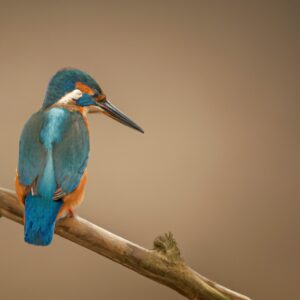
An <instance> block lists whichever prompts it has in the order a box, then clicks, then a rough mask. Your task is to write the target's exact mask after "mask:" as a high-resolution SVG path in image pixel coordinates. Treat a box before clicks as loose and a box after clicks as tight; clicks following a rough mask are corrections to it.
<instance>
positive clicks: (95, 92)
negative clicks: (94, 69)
mask: <svg viewBox="0 0 300 300" xmlns="http://www.w3.org/2000/svg"><path fill="white" fill-rule="evenodd" d="M99 95H100V93H99V91H98V90H96V89H94V95H93V97H95V98H96V97H99Z"/></svg>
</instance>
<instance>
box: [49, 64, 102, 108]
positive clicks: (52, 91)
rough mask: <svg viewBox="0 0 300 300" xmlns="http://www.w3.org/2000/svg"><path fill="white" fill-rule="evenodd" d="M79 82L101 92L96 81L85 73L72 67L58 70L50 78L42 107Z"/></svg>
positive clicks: (57, 98)
mask: <svg viewBox="0 0 300 300" xmlns="http://www.w3.org/2000/svg"><path fill="white" fill-rule="evenodd" d="M78 82H80V83H82V84H84V85H87V86H88V87H90V88H91V89H93V90H95V91H96V92H97V93H99V94H102V90H101V88H100V86H99V85H98V83H97V82H96V81H95V80H94V79H93V78H92V77H91V76H90V75H89V74H87V73H85V72H83V71H81V70H78V69H73V68H64V69H61V70H59V71H58V72H57V73H56V74H55V75H54V76H53V77H52V78H51V80H50V82H49V84H48V88H47V93H46V96H45V100H44V103H43V108H47V107H49V106H51V105H52V104H54V103H55V102H57V101H58V100H59V99H60V98H61V97H63V96H64V95H65V94H67V93H69V92H71V91H73V90H74V89H75V87H76V84H77V83H78Z"/></svg>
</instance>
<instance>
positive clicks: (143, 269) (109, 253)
mask: <svg viewBox="0 0 300 300" xmlns="http://www.w3.org/2000/svg"><path fill="white" fill-rule="evenodd" d="M1 216H3V217H6V218H8V219H11V220H13V221H15V222H18V223H20V224H23V209H22V208H21V206H20V205H19V203H18V200H17V197H16V194H15V193H14V192H12V191H10V190H7V189H3V188H0V217H1ZM55 233H56V234H58V235H60V236H62V237H64V238H66V239H68V240H70V241H72V242H74V243H76V244H79V245H81V246H83V247H85V248H88V249H90V250H92V251H94V252H96V253H98V254H100V255H103V256H105V257H107V258H109V259H111V260H113V261H115V262H117V263H119V264H121V265H123V266H125V267H127V268H129V269H132V270H133V271H135V272H137V273H139V274H141V275H143V276H146V277H148V278H150V279H152V280H154V281H157V282H159V283H161V284H164V285H166V286H168V287H170V288H172V289H174V290H176V291H177V292H179V293H180V294H182V295H183V296H185V297H186V298H188V299H192V300H250V298H248V297H246V296H243V295H241V294H238V293H236V292H233V291H231V290H229V289H227V288H225V287H223V286H221V285H219V284H217V283H215V282H213V281H211V280H209V279H207V278H205V277H204V276H202V275H200V274H198V273H197V272H196V271H194V270H192V269H191V268H190V267H189V266H187V265H186V264H185V262H184V261H183V259H182V258H181V256H180V251H179V249H178V247H177V243H176V241H175V240H174V238H173V235H172V234H171V233H168V234H165V235H164V236H160V237H158V238H156V239H155V241H154V248H153V249H152V250H148V249H145V248H143V247H141V246H139V245H136V244H134V243H132V242H130V241H127V240H125V239H123V238H121V237H119V236H117V235H115V234H113V233H110V232H109V231H107V230H105V229H102V228H100V227H98V226H96V225H94V224H93V223H90V222H88V221H87V220H84V219H82V218H80V217H74V218H64V219H62V220H59V221H58V222H57V225H56V228H55Z"/></svg>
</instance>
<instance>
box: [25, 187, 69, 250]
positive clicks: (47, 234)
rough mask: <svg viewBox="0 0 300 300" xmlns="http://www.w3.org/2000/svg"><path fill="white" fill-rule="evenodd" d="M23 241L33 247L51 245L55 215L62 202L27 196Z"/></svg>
mask: <svg viewBox="0 0 300 300" xmlns="http://www.w3.org/2000/svg"><path fill="white" fill-rule="evenodd" d="M25 201H26V202H25V218H26V219H25V227H24V231H25V235H24V240H25V241H26V242H27V243H29V244H33V245H38V246H47V245H49V244H50V243H51V241H52V237H53V233H54V227H55V221H56V217H57V214H58V212H59V210H60V208H61V206H62V204H63V201H62V200H58V201H53V200H52V199H51V198H42V197H40V196H32V195H31V193H30V194H28V196H27V197H26V200H25Z"/></svg>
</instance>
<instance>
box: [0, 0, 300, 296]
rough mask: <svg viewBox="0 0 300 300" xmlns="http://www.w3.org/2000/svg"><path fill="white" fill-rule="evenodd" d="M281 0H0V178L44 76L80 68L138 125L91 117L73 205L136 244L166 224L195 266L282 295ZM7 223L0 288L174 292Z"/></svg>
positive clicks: (284, 57)
mask: <svg viewBox="0 0 300 300" xmlns="http://www.w3.org/2000/svg"><path fill="white" fill-rule="evenodd" d="M296 2H297V1H295V2H292V1H282V2H281V3H280V2H275V1H271V2H261V1H259V2H257V3H254V2H253V1H78V2H76V1H48V2H44V3H42V1H36V2H34V1H18V2H14V1H8V3H4V2H3V1H1V7H0V11H1V12H0V37H1V39H0V43H1V45H0V54H1V57H0V66H1V69H0V80H1V99H0V101H1V112H2V114H1V119H0V128H1V141H2V142H1V149H0V155H1V171H0V185H1V186H3V187H7V188H13V186H14V184H13V182H14V173H15V168H16V164H17V148H18V138H19V134H20V131H21V129H22V126H23V124H24V123H25V121H26V120H27V119H28V118H29V116H30V115H31V114H32V113H33V112H34V111H36V110H37V109H38V108H39V107H40V105H41V102H42V100H43V97H44V93H45V89H46V85H47V82H48V80H49V78H50V76H51V75H52V74H53V73H54V72H55V71H56V70H57V69H59V68H61V67H64V66H74V67H78V68H81V69H83V70H86V71H87V72H89V73H90V74H92V75H93V76H94V77H95V78H96V79H97V80H99V82H100V84H101V85H102V87H103V89H104V91H105V92H106V93H107V95H108V96H109V98H110V99H111V101H112V102H113V103H114V104H115V105H117V106H119V107H120V108H121V109H122V110H123V111H124V112H126V113H127V114H128V115H129V116H131V117H132V118H133V119H134V120H135V121H136V122H137V123H139V124H140V125H141V126H142V127H143V128H144V129H145V131H146V134H145V135H141V134H138V133H137V132H134V131H133V130H129V129H128V128H126V127H123V126H121V125H119V124H117V123H116V122H114V121H112V120H110V119H108V118H106V117H102V116H98V115H93V116H91V118H90V124H91V141H92V151H91V159H90V162H89V182H88V186H87V195H86V201H85V202H84V204H83V205H82V206H81V207H80V209H79V214H80V215H81V216H83V217H85V218H88V219H89V220H91V221H93V222H95V223H96V224H99V225H100V226H102V227H104V228H107V229H108V230H110V231H112V232H114V233H117V234H119V235H121V236H124V237H125V238H128V239H130V240H132V241H134V242H136V243H139V244H141V245H143V246H145V247H151V246H152V241H153V239H154V238H155V236H157V235H158V234H161V233H163V232H166V231H168V230H171V231H172V232H173V233H174V235H175V237H176V239H177V241H178V243H179V245H180V247H181V250H182V254H183V257H184V258H185V260H186V261H187V262H188V263H189V264H190V265H191V266H192V267H193V268H195V269H196V270H198V271H199V272H201V273H202V274H204V275H206V276H208V277H210V278H212V279H214V280H216V281H218V282H220V283H222V284H224V285H225V286H228V287H230V288H233V289H235V290H238V291H240V292H242V293H245V294H247V295H249V296H251V297H253V298H254V299H257V300H266V299H290V300H294V299H296V298H298V296H299V294H296V292H297V291H298V284H299V269H300V263H299V253H300V252H299V251H300V249H299V245H300V232H299V226H300V221H299V213H300V207H299V206H300V205H299V196H300V195H299V179H300V168H299V167H300V166H299V151H300V149H299V148H300V147H299V146H300V145H299V137H300V136H299V129H300V126H299V125H300V124H299V116H300V109H299V108H300V107H299V106H300V105H299V56H298V55H299V19H300V18H299V5H296ZM22 235H23V230H22V227H21V226H19V225H17V224H15V223H13V222H11V221H8V220H5V219H1V220H0V237H1V239H0V243H1V244H0V245H1V246H0V291H1V295H0V298H1V300H2V299H3V300H15V299H23V300H29V299H30V300H35V299H44V300H50V299H51V300H52V299H57V300H60V299H73V300H77V299H91V300H94V299H178V300H179V299H182V297H181V296H180V295H179V294H176V293H175V292H173V291H171V290H169V289H167V288H165V287H163V286H160V285H158V284H156V283H154V282H152V281H150V280H148V279H146V278H143V277H141V276H139V275H137V274H135V273H134V272H132V271H129V270H127V269H125V268H123V267H121V266H119V265H117V264H115V263H112V262H111V261H109V260H107V259H105V258H103V257H100V256H98V255H96V254H94V253H92V252H89V251H87V250H85V249H83V248H81V247H79V246H77V245H75V244H72V243H70V242H68V241H66V240H63V239H62V238H60V237H57V236H56V237H55V240H54V242H53V244H52V246H51V247H49V248H34V247H31V246H28V245H26V244H25V243H24V242H23V240H22V239H23V236H22ZM297 293H298V292H297Z"/></svg>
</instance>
